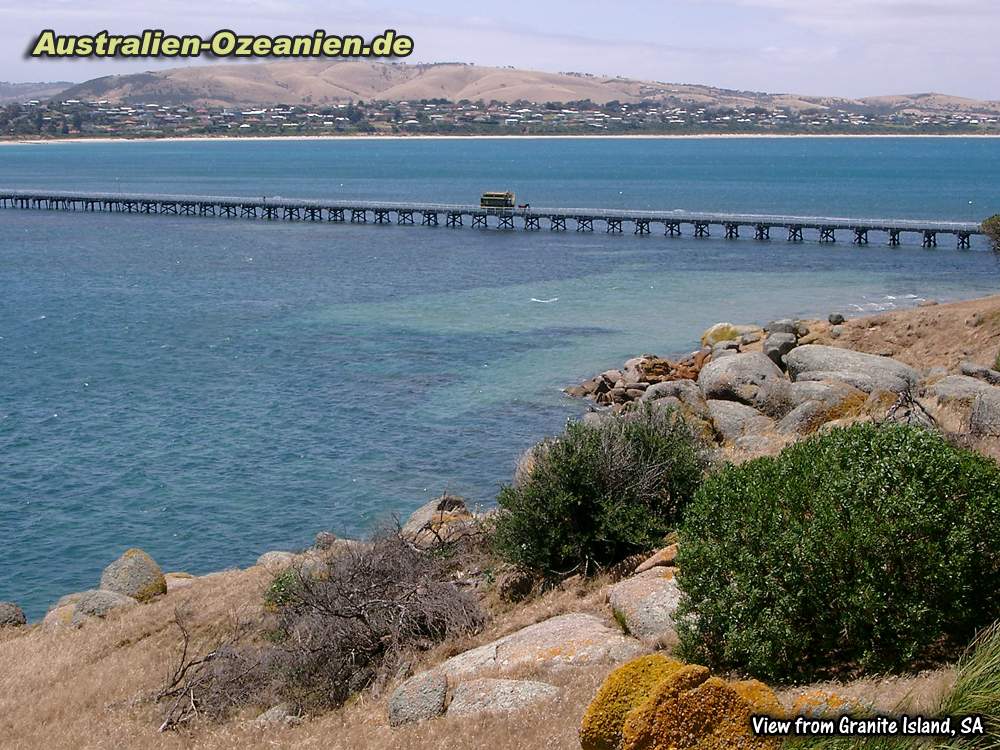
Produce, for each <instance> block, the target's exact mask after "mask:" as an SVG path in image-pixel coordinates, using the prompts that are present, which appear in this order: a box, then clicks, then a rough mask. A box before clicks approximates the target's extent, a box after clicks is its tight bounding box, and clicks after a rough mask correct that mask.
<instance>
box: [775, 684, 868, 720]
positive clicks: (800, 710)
mask: <svg viewBox="0 0 1000 750" xmlns="http://www.w3.org/2000/svg"><path fill="white" fill-rule="evenodd" d="M864 711H865V706H864V705H863V704H862V703H861V702H860V701H858V700H856V699H854V698H849V697H846V696H843V695H838V694H837V693H833V692H830V691H827V690H810V691H809V692H807V693H803V694H802V695H800V696H798V697H797V698H796V699H795V701H794V702H793V703H792V711H791V713H792V715H793V716H805V717H808V718H810V719H822V718H831V717H833V718H835V717H839V716H842V715H844V714H857V713H863V712H864Z"/></svg>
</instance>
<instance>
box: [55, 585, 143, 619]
mask: <svg viewBox="0 0 1000 750" xmlns="http://www.w3.org/2000/svg"><path fill="white" fill-rule="evenodd" d="M138 603H139V602H138V601H136V600H135V599H134V598H133V597H131V596H125V594H120V593H118V592H117V591H110V590H106V589H94V590H93V591H84V592H83V595H82V596H81V597H80V600H79V601H78V602H77V603H76V605H75V606H74V607H73V617H72V619H71V620H70V622H71V624H73V625H79V624H81V623H83V622H85V621H86V620H87V619H88V618H91V617H98V618H104V617H107V616H108V615H109V614H111V612H113V611H115V610H118V609H128V608H130V607H134V606H136V605H137V604H138Z"/></svg>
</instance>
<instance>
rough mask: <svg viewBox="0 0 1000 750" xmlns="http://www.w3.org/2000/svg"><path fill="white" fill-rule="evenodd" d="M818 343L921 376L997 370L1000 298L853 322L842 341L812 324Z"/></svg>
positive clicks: (823, 326) (820, 324) (825, 326)
mask: <svg viewBox="0 0 1000 750" xmlns="http://www.w3.org/2000/svg"><path fill="white" fill-rule="evenodd" d="M808 325H809V329H810V331H811V332H812V333H814V334H816V335H817V339H816V341H814V342H813V343H817V344H826V345H829V346H839V347H843V348H846V349H856V350H857V351H862V352H868V353H870V354H883V355H889V356H891V357H894V358H895V359H898V360H900V361H901V362H905V363H906V364H908V365H910V366H912V367H916V368H917V369H919V370H927V369H929V368H932V367H943V368H945V369H947V370H949V371H952V372H955V371H957V370H958V367H959V365H961V364H962V362H965V361H967V360H971V361H973V362H978V363H979V364H982V365H992V364H993V362H994V361H995V360H996V358H997V354H998V353H1000V296H996V297H984V298H981V299H974V300H969V301H966V302H953V303H950V304H947V305H934V306H932V307H918V308H915V309H912V310H902V311H899V312H890V313H884V314H882V315H874V316H871V317H865V318H856V319H853V320H849V321H847V322H846V323H845V324H844V325H843V326H842V329H843V333H842V335H841V336H840V337H839V338H836V339H834V338H832V337H831V336H830V329H831V326H830V324H829V323H827V322H825V321H810V322H809V323H808Z"/></svg>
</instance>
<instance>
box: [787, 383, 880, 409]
mask: <svg viewBox="0 0 1000 750" xmlns="http://www.w3.org/2000/svg"><path fill="white" fill-rule="evenodd" d="M789 395H790V396H791V402H792V406H793V407H795V406H799V405H801V404H804V403H805V402H806V401H822V402H823V403H825V404H827V405H829V406H830V407H831V408H833V407H836V406H837V404H840V403H842V402H843V401H845V400H846V399H849V398H855V399H858V398H863V396H864V391H860V390H858V389H857V388H855V387H854V386H852V385H851V384H849V383H845V382H843V381H841V380H829V381H821V380H799V381H797V382H795V383H792V385H791V387H790V389H789Z"/></svg>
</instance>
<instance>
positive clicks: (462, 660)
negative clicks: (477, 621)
mask: <svg viewBox="0 0 1000 750" xmlns="http://www.w3.org/2000/svg"><path fill="white" fill-rule="evenodd" d="M644 650H645V649H644V648H643V646H642V644H641V643H639V641H637V640H636V639H634V638H630V637H628V636H625V635H623V634H622V633H621V631H619V630H615V629H612V628H610V627H608V626H607V625H606V624H604V622H602V621H601V620H600V619H599V618H597V617H595V616H594V615H590V614H583V613H574V614H568V615H560V616H558V617H552V618H550V619H548V620H543V621H542V622H539V623H536V624H535V625H529V626H528V627H526V628H523V629H521V630H518V631H517V632H515V633H511V634H510V635H507V636H504V637H503V638H499V639H498V640H495V641H493V642H491V643H488V644H486V645H485V646H480V647H479V648H474V649H472V650H471V651H466V652H464V653H461V654H458V655H457V656H453V657H451V658H450V659H448V660H447V661H445V662H444V663H443V664H441V665H439V666H438V667H435V671H437V672H440V673H441V674H444V675H446V676H447V677H449V678H450V679H471V678H474V677H491V676H502V675H511V674H514V673H522V672H523V671H525V670H543V671H544V670H560V669H566V668H571V667H576V666H590V665H593V664H616V663H618V662H620V661H626V660H628V659H630V658H632V657H634V656H638V655H639V654H640V653H642V652H643V651H644Z"/></svg>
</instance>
